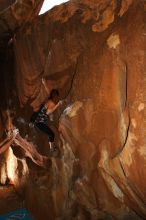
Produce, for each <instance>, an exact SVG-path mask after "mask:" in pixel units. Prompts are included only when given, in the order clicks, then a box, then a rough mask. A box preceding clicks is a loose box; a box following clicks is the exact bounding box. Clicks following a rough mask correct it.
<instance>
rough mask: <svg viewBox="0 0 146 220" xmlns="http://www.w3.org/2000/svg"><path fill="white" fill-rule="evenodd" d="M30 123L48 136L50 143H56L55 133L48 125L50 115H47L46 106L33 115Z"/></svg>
mask: <svg viewBox="0 0 146 220" xmlns="http://www.w3.org/2000/svg"><path fill="white" fill-rule="evenodd" d="M30 121H31V123H33V124H34V126H35V127H37V128H39V129H40V130H41V131H42V132H44V133H45V134H47V135H48V139H49V142H54V133H53V131H52V130H51V129H50V128H49V127H48V125H47V124H48V115H47V114H46V108H45V106H44V105H42V106H41V107H40V109H39V111H38V112H34V113H33V115H32V117H31V120H30Z"/></svg>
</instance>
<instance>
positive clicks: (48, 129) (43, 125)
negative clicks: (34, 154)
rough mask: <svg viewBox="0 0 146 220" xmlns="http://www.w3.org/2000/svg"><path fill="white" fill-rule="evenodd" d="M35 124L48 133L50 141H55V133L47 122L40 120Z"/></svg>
mask: <svg viewBox="0 0 146 220" xmlns="http://www.w3.org/2000/svg"><path fill="white" fill-rule="evenodd" d="M35 126H36V127H37V128H39V129H40V130H41V131H42V132H44V133H45V134H47V135H48V139H49V142H54V133H53V131H52V130H51V129H50V128H49V127H48V126H47V125H46V124H43V123H42V122H40V123H35Z"/></svg>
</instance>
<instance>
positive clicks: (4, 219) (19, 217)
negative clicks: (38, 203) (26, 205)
mask: <svg viewBox="0 0 146 220" xmlns="http://www.w3.org/2000/svg"><path fill="white" fill-rule="evenodd" d="M0 220H33V218H32V216H31V214H30V212H28V211H27V210H26V209H18V210H15V211H13V212H8V213H6V214H3V215H0Z"/></svg>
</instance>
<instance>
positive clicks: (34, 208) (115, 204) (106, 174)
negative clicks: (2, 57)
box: [14, 0, 146, 220]
mask: <svg viewBox="0 0 146 220" xmlns="http://www.w3.org/2000/svg"><path fill="white" fill-rule="evenodd" d="M145 10H146V5H145V1H144V0H140V1H136V0H133V1H132V0H121V1H116V0H110V1H102V0H101V1H91V0H90V1H88V0H84V1H83V0H79V1H75V0H74V1H70V2H68V3H66V4H63V5H61V6H59V7H55V8H54V9H52V10H51V11H49V12H48V13H46V14H44V15H42V16H38V17H37V18H36V19H35V20H34V21H33V22H31V23H30V24H27V25H25V26H24V27H23V29H20V30H19V32H18V33H17V34H16V36H15V41H14V52H15V58H16V84H17V92H18V97H19V101H20V105H21V107H23V108H22V109H20V110H19V116H21V120H18V117H17V116H18V113H17V111H18V109H16V113H15V117H14V124H15V125H17V127H18V128H19V129H20V133H21V134H22V135H23V136H24V138H26V136H28V137H27V138H28V140H29V141H32V142H33V144H34V146H35V147H36V148H37V150H38V151H39V152H40V153H41V154H42V155H47V149H48V143H47V138H46V136H44V135H41V134H39V133H37V132H36V131H35V129H31V130H29V128H28V121H29V115H31V112H32V109H33V110H37V109H38V108H39V106H40V104H41V103H42V102H43V101H44V100H45V99H46V97H47V96H48V95H49V94H50V91H51V89H52V88H58V89H59V91H60V94H61V98H63V99H65V104H64V105H63V106H62V108H61V109H60V110H58V111H57V112H56V114H55V116H54V123H53V124H51V127H52V128H53V130H54V132H55V135H56V139H55V142H56V144H57V145H58V146H59V149H60V155H59V157H57V158H50V159H49V163H48V166H47V168H45V169H43V168H39V167H37V166H36V165H34V164H33V163H32V162H31V161H30V160H28V159H26V162H27V166H28V170H29V171H28V172H27V175H29V178H28V180H27V183H26V184H24V189H25V190H24V194H23V196H24V198H25V206H26V207H27V208H28V209H29V210H31V212H32V213H33V215H34V217H35V219H41V220H43V219H44V220H46V219H52V220H54V219H58V220H59V219H72V220H73V219H74V220H76V219H81V220H84V219H87V220H89V219H92V220H97V219H108V220H109V219H127V220H129V219H136V220H139V219H145V218H146V207H145V199H146V190H145V177H146V172H145V166H146V159H145V158H146V150H145V145H146V139H145V123H146V122H145V114H146V112H145V105H146V103H145V101H146V100H145V95H146V94H145V93H146V92H145V79H146V76H145V69H146V62H145V49H146V48H145V45H146V44H145V43H146V42H145V41H146V38H145V35H146V33H145V31H146V26H145V22H146V14H145ZM30 107H32V109H31V108H30ZM19 119H20V118H19ZM22 121H23V122H24V123H22ZM20 122H21V123H20ZM42 143H43V144H42ZM18 170H19V169H18ZM19 172H20V171H19ZM42 213H43V215H42Z"/></svg>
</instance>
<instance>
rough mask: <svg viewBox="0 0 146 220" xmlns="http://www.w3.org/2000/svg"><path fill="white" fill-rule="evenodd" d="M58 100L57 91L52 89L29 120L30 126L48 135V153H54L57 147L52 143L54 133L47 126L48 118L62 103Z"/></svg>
mask: <svg viewBox="0 0 146 220" xmlns="http://www.w3.org/2000/svg"><path fill="white" fill-rule="evenodd" d="M59 98H60V97H59V91H58V90H57V89H53V90H52V91H51V93H50V96H49V97H48V99H47V101H46V102H45V103H44V104H42V105H41V106H40V109H39V110H38V111H37V112H34V113H33V115H32V117H31V120H30V121H31V123H30V125H34V126H35V127H36V128H39V130H41V131H42V132H44V133H45V134H47V135H48V140H49V147H50V152H54V151H55V150H56V149H57V147H56V146H55V143H54V132H53V131H52V130H51V129H50V128H49V126H48V118H49V116H50V115H51V114H52V113H53V112H54V111H55V110H56V109H57V108H58V107H59V106H60V105H61V104H62V103H63V101H62V100H59Z"/></svg>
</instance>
